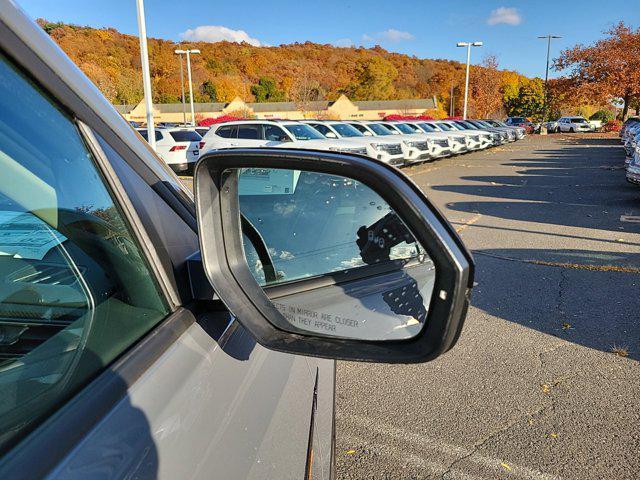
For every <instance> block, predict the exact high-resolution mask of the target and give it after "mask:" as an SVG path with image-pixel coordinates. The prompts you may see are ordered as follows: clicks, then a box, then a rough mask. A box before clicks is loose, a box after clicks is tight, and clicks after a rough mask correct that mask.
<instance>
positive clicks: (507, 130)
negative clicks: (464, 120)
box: [468, 120, 518, 142]
mask: <svg viewBox="0 0 640 480" xmlns="http://www.w3.org/2000/svg"><path fill="white" fill-rule="evenodd" d="M468 122H470V123H472V124H473V125H475V126H476V127H478V128H484V129H485V130H487V131H489V132H498V133H500V135H502V137H503V138H504V135H503V134H506V140H507V141H508V142H515V141H516V140H517V139H518V138H517V136H516V131H515V130H514V129H513V128H511V127H502V126H498V127H496V126H495V125H492V124H490V123H489V122H486V121H484V120H468Z"/></svg>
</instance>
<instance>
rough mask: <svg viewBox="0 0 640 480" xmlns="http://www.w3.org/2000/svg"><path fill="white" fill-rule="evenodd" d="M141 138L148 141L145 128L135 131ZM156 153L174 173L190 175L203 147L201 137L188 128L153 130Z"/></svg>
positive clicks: (160, 128)
mask: <svg viewBox="0 0 640 480" xmlns="http://www.w3.org/2000/svg"><path fill="white" fill-rule="evenodd" d="M136 130H137V131H138V133H139V134H140V135H142V138H144V139H145V140H147V141H148V140H149V137H148V132H147V129H146V128H137V129H136ZM155 135H156V152H157V153H158V156H159V157H160V158H162V160H164V162H165V163H166V164H167V165H169V167H171V169H172V170H173V171H174V172H176V173H191V172H193V168H194V167H195V164H196V162H197V161H198V158H199V157H200V148H201V147H203V146H204V144H203V143H202V137H201V136H200V135H198V133H196V132H195V131H194V130H192V129H189V128H164V127H159V128H156V129H155Z"/></svg>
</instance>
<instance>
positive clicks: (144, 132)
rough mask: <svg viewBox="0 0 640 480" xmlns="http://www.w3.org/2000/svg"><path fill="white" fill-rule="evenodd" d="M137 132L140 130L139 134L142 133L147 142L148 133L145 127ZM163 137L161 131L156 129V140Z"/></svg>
mask: <svg viewBox="0 0 640 480" xmlns="http://www.w3.org/2000/svg"><path fill="white" fill-rule="evenodd" d="M138 132H140V135H142V138H144V139H145V140H146V141H147V142H148V141H149V134H148V133H147V129H146V128H144V129H140V130H138ZM163 138H164V136H163V135H162V132H161V131H160V130H156V142H159V141H160V140H162V139H163Z"/></svg>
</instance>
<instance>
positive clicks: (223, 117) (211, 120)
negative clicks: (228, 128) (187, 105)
mask: <svg viewBox="0 0 640 480" xmlns="http://www.w3.org/2000/svg"><path fill="white" fill-rule="evenodd" d="M235 120H242V118H239V117H232V116H231V115H221V116H220V117H216V118H211V117H209V118H205V119H204V120H200V121H199V122H198V126H199V127H210V126H211V125H215V124H216V123H224V122H233V121H235Z"/></svg>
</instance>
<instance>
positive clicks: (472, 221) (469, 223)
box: [456, 213, 482, 233]
mask: <svg viewBox="0 0 640 480" xmlns="http://www.w3.org/2000/svg"><path fill="white" fill-rule="evenodd" d="M480 217H482V214H480V213H476V214H475V215H474V216H473V218H471V219H470V220H469V221H468V222H465V223H464V225H460V226H459V227H458V228H456V232H458V233H460V232H461V231H463V230H464V229H465V228H467V227H468V226H469V225H473V224H474V223H476V222H477V221H478V220H480Z"/></svg>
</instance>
